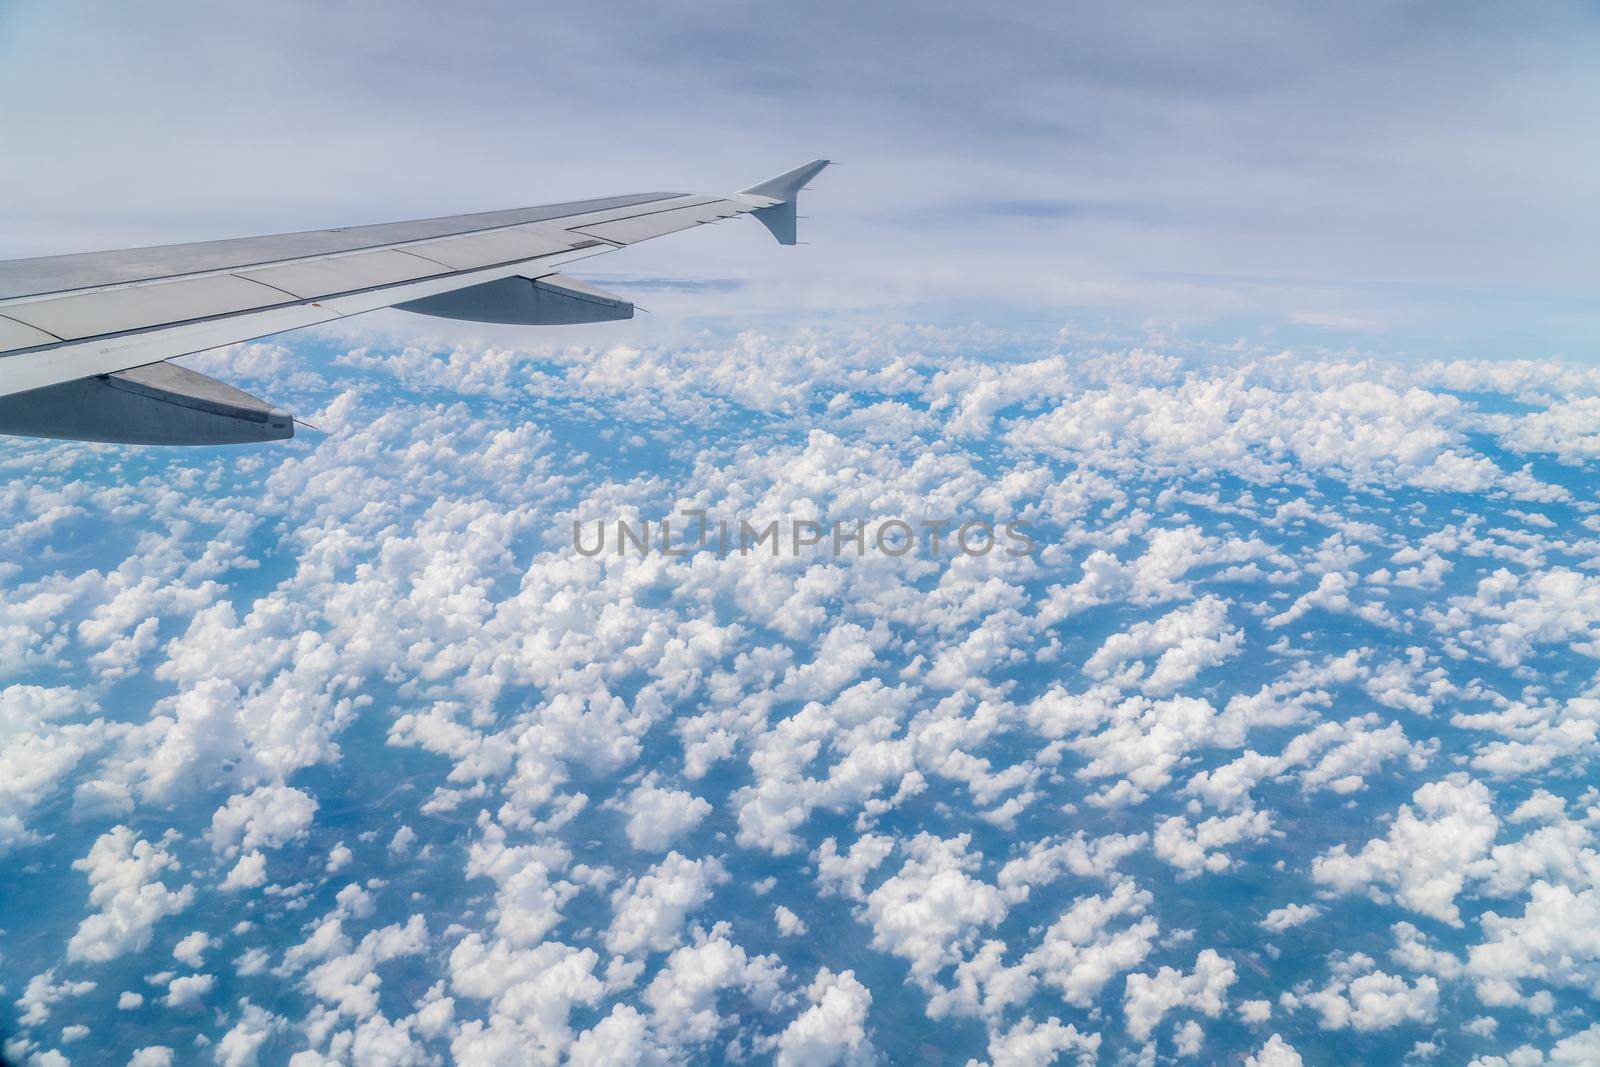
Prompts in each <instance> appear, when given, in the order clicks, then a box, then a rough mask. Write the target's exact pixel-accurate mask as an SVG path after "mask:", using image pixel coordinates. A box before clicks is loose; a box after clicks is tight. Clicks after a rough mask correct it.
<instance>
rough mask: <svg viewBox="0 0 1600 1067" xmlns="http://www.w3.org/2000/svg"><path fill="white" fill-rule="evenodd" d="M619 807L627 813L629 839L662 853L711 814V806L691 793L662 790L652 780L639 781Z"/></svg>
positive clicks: (640, 846)
mask: <svg viewBox="0 0 1600 1067" xmlns="http://www.w3.org/2000/svg"><path fill="white" fill-rule="evenodd" d="M622 810H624V811H625V812H627V813H628V841H629V842H630V843H632V845H633V847H634V848H637V849H642V850H644V851H646V852H665V851H667V849H669V848H670V847H672V845H674V844H675V843H677V842H678V841H680V840H681V839H682V838H683V837H684V835H686V834H688V833H689V832H690V831H692V830H693V829H694V828H695V827H696V826H699V825H700V822H701V821H702V820H703V819H704V818H705V817H706V816H707V815H710V814H711V805H710V804H709V803H708V802H706V800H704V799H703V798H701V797H697V796H695V795H694V794H693V793H686V792H683V791H681V790H676V789H662V788H660V787H659V786H657V785H655V784H654V780H653V779H652V780H650V781H646V782H643V783H641V784H640V786H639V788H638V789H635V790H634V791H633V793H632V794H630V795H629V797H628V799H627V801H626V803H624V804H623V805H622Z"/></svg>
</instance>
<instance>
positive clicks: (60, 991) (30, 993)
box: [17, 968, 95, 1026]
mask: <svg viewBox="0 0 1600 1067" xmlns="http://www.w3.org/2000/svg"><path fill="white" fill-rule="evenodd" d="M94 988H95V983H94V982H91V981H77V982H73V981H66V980H63V981H60V982H58V981H56V972H55V969H54V968H51V969H50V970H48V971H45V972H44V973H42V974H36V975H34V976H33V977H32V978H30V979H29V980H28V985H27V988H25V989H24V990H23V991H22V996H21V998H20V999H18V1000H17V1011H18V1013H19V1014H18V1016H17V1022H18V1023H19V1024H20V1025H22V1026H42V1025H43V1024H44V1023H46V1022H48V1021H49V1019H50V1010H51V1008H53V1007H54V1006H55V1005H56V1004H58V1003H60V1002H61V1001H62V1000H65V999H66V998H67V997H79V996H82V995H83V994H85V993H88V992H91V991H92V990H93V989H94Z"/></svg>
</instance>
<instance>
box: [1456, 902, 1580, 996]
mask: <svg viewBox="0 0 1600 1067" xmlns="http://www.w3.org/2000/svg"><path fill="white" fill-rule="evenodd" d="M1482 926H1483V930H1484V933H1486V934H1487V935H1488V937H1487V939H1486V940H1485V941H1484V942H1483V943H1482V944H1479V945H1475V946H1473V947H1472V949H1471V950H1470V951H1469V952H1468V954H1467V968H1466V969H1467V974H1468V976H1469V977H1471V978H1472V979H1473V981H1474V983H1475V986H1476V989H1477V992H1478V996H1479V998H1480V999H1481V1000H1483V1001H1484V1002H1485V1003H1487V1004H1491V1005H1495V1004H1513V1003H1520V1002H1524V1000H1525V997H1526V994H1525V993H1524V992H1523V989H1522V983H1523V982H1526V981H1529V980H1532V981H1537V982H1543V983H1551V984H1555V985H1559V986H1576V987H1579V988H1590V987H1592V986H1593V985H1594V984H1595V983H1596V982H1600V890H1597V889H1583V890H1581V891H1577V892H1575V891H1574V890H1572V889H1571V888H1569V887H1567V886H1564V885H1551V884H1550V883H1548V882H1543V881H1539V882H1534V883H1533V885H1532V886H1531V887H1530V890H1529V897H1528V902H1527V906H1526V907H1525V908H1524V909H1523V912H1522V914H1521V915H1520V916H1501V915H1499V914H1497V913H1495V912H1492V911H1491V912H1489V913H1487V914H1486V915H1484V917H1483V919H1482ZM1537 1003H1538V1002H1535V1004H1536V1005H1537Z"/></svg>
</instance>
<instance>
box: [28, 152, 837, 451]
mask: <svg viewBox="0 0 1600 1067" xmlns="http://www.w3.org/2000/svg"><path fill="white" fill-rule="evenodd" d="M827 165H828V161H827V160H815V161H813V162H811V163H807V164H805V165H804V166H801V167H797V168H795V169H794V170H791V171H788V172H786V173H784V174H781V175H779V176H778V177H776V178H772V179H769V180H768V181H765V182H762V183H760V184H758V185H754V186H751V187H750V188H749V189H746V190H744V191H743V192H739V193H731V194H728V195H724V196H697V195H693V194H688V193H637V194H634V195H631V196H615V197H607V198H604V199H599V200H582V201H576V202H572V203H565V204H547V205H544V206H541V207H529V208H516V209H512V210H509V211H492V212H484V213H479V214H473V215H453V216H448V217H444V218H435V219H420V220H416V221H412V222H396V223H387V224H383V225H378V226H355V227H348V228H343V229H334V230H313V231H308V232H305V233H290V234H277V235H273V236H268V237H247V238H242V239H239V240H230V241H207V242H203V243H199V244H184V245H166V246H162V247H158V248H138V249H126V250H122V251H115V252H95V253H88V254H83V255H70V256H51V257H47V258H43V259H22V260H12V261H10V262H0V434H5V433H9V434H23V435H28V436H38V437H64V438H74V439H82V440H92V441H111V442H118V443H135V444H227V443H237V442H245V441H264V440H280V439H282V438H285V437H290V436H292V435H293V433H294V423H293V419H292V418H291V417H290V416H289V415H288V413H286V412H283V411H281V410H279V409H277V408H275V407H273V406H272V405H271V404H269V403H267V402H265V401H261V400H258V399H256V398H254V397H251V396H249V395H248V394H245V393H242V392H240V391H239V390H237V389H234V388H232V387H231V386H227V385H224V384H223V383H221V382H216V381H214V380H212V379H210V378H207V377H206V376H204V375H201V374H198V373H197V372H194V371H190V370H187V369H185V368H181V367H177V366H176V365H172V364H163V362H162V361H164V360H167V359H169V358H171V357H173V356H180V355H185V354H188V353H191V352H199V351H203V350H205V349H208V348H215V347H217V346H219V345H226V344H232V343H234V342H237V341H246V340H250V339H253V338H257V337H264V336H267V335H269V334H274V333H280V332H282V331H284V330H293V329H296V328H298V327H301V326H310V325H313V324H315V323H319V322H327V321H330V320H332V319H337V318H343V317H346V316H349V315H358V314H361V313H362V312H365V311H373V310H376V309H378V308H385V307H400V308H403V309H405V310H408V311H416V312H419V313H422V314H428V315H440V316H444V317H448V318H458V319H473V320H478V321H486V322H512V323H523V324H528V325H539V324H558V323H560V324H566V323H576V322H600V321H606V320H612V319H621V318H628V317H630V316H631V315H632V314H633V305H632V304H630V303H628V302H627V301H625V300H622V299H621V298H618V297H614V296H612V295H611V294H609V293H603V292H601V291H599V290H597V289H594V288H593V287H591V286H587V285H584V284H583V283H581V282H577V281H575V280H573V279H569V278H565V277H563V276H562V275H561V274H560V268H561V267H563V266H565V265H567V264H569V263H573V262H576V261H578V260H581V259H587V258H589V257H591V256H596V255H602V254H604V253H607V252H613V251H616V250H617V249H619V248H625V247H627V246H628V245H631V244H636V243H638V242H640V241H646V240H649V239H650V238H652V237H660V236H663V235H665V234H669V233H674V232H676V231H678V230H686V229H690V228H692V227H695V226H700V225H703V224H705V223H708V222H716V221H718V220H721V219H725V218H731V217H733V216H735V215H744V214H753V215H754V216H755V217H756V218H757V219H758V220H760V221H761V222H762V223H764V224H765V225H766V226H767V228H768V229H770V230H771V231H772V233H773V235H774V236H775V237H776V238H777V239H778V240H779V242H781V243H784V244H794V243H795V201H796V198H797V197H798V194H799V192H800V190H801V188H803V187H804V185H805V183H806V182H808V181H809V180H811V178H813V177H815V176H816V174H817V173H818V172H820V171H821V170H822V168H823V167H825V166H827ZM157 365H159V366H157ZM141 368H143V370H141Z"/></svg>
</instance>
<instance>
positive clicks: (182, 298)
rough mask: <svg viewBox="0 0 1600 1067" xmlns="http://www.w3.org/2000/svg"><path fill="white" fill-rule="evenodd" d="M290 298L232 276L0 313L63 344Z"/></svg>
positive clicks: (12, 306) (15, 307) (114, 291)
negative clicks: (55, 337)
mask: <svg viewBox="0 0 1600 1067" xmlns="http://www.w3.org/2000/svg"><path fill="white" fill-rule="evenodd" d="M293 299H294V297H292V296H291V295H289V294H288V293H285V292H283V291H282V290H281V289H274V288H273V287H272V286H270V285H262V284H261V283H260V282H253V281H250V280H249V279H248V278H240V277H237V276H235V275H232V274H214V275H210V276H208V277H202V278H183V279H179V280H177V281H171V282H152V283H150V284H148V285H133V286H128V287H127V288H124V289H103V290H99V291H97V292H92V293H79V294H77V295H74V296H57V297H50V298H49V299H46V300H32V301H29V302H28V303H25V304H7V305H5V306H3V307H0V314H3V315H5V316H6V317H7V318H12V319H16V320H17V321H18V322H21V323H23V324H25V325H28V326H33V327H36V328H37V329H40V330H44V331H46V332H47V333H52V334H55V335H56V336H57V337H59V338H61V339H62V340H65V341H79V340H82V339H84V338H86V337H100V336H103V335H105V334H110V333H127V332H128V331H130V330H142V329H146V328H148V327H151V326H166V325H170V324H172V323H177V322H187V321H190V320H192V319H204V318H211V317H213V316H217V315H233V314H237V313H238V312H241V311H254V310H256V309H258V308H266V307H271V306H273V305H274V304H284V303H288V302H290V301H292V300H293Z"/></svg>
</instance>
